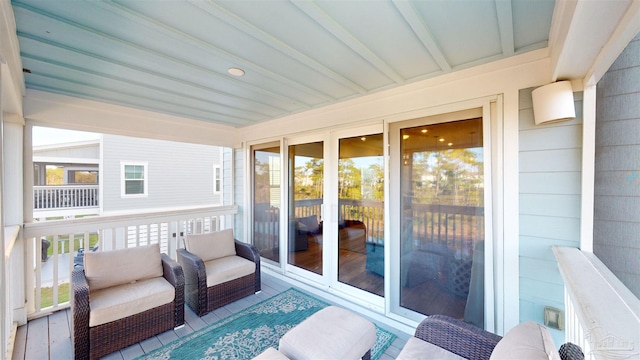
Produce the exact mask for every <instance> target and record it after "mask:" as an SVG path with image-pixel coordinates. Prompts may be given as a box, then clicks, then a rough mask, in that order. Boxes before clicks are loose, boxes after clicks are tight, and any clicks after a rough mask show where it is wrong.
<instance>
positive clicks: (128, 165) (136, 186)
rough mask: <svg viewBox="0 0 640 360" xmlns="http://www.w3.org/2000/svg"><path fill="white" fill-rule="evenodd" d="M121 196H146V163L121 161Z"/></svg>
mask: <svg viewBox="0 0 640 360" xmlns="http://www.w3.org/2000/svg"><path fill="white" fill-rule="evenodd" d="M122 196H123V197H141V196H147V163H132V162H123V163H122Z"/></svg>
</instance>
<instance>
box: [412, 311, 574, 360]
mask: <svg viewBox="0 0 640 360" xmlns="http://www.w3.org/2000/svg"><path fill="white" fill-rule="evenodd" d="M414 336H415V337H416V338H418V339H420V340H422V341H425V342H427V343H430V344H433V345H436V346H437V347H439V348H442V349H444V350H447V351H449V352H451V353H453V354H456V355H458V356H461V357H463V358H465V359H469V360H487V359H489V358H490V357H491V354H492V353H493V352H494V349H496V346H497V345H498V342H500V340H502V339H503V338H502V337H501V336H499V335H496V334H493V333H490V332H488V331H485V330H484V329H482V328H479V327H477V326H475V325H472V324H469V323H466V322H464V321H462V320H458V319H454V318H451V317H449V316H444V315H431V316H429V317H428V318H426V319H424V320H423V321H422V322H421V323H420V324H419V325H418V327H417V328H416V331H415V335H414ZM508 336H509V334H507V337H508ZM427 355H428V354H427ZM494 356H495V357H497V358H504V357H503V356H501V355H497V354H494ZM509 356H510V357H511V358H518V356H516V355H514V354H513V353H512V354H511V355H509ZM559 356H560V358H561V359H562V360H583V359H584V354H583V353H582V350H581V349H580V347H579V346H577V345H575V344H572V343H566V344H563V345H562V346H561V347H560V350H559ZM400 358H402V356H401V357H400Z"/></svg>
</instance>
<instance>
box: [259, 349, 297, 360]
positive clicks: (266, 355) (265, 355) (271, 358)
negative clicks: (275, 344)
mask: <svg viewBox="0 0 640 360" xmlns="http://www.w3.org/2000/svg"><path fill="white" fill-rule="evenodd" d="M253 360H289V358H287V357H286V356H284V355H282V353H281V352H279V351H278V350H276V349H274V348H272V347H270V348H267V350H265V351H263V352H262V353H260V355H258V356H256V357H254V358H253Z"/></svg>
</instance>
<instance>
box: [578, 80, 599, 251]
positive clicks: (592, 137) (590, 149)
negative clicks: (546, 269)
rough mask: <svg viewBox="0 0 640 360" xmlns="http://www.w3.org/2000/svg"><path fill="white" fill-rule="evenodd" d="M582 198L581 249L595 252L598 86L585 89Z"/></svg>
mask: <svg viewBox="0 0 640 360" xmlns="http://www.w3.org/2000/svg"><path fill="white" fill-rule="evenodd" d="M582 111H583V114H582V196H581V197H582V198H581V209H580V219H581V221H580V249H581V250H582V251H587V252H593V215H594V214H593V204H594V186H595V158H596V85H591V86H587V87H585V88H584V92H583V100H582Z"/></svg>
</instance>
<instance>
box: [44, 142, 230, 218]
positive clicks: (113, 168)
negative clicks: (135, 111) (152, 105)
mask: <svg viewBox="0 0 640 360" xmlns="http://www.w3.org/2000/svg"><path fill="white" fill-rule="evenodd" d="M221 159H222V150H221V148H220V147H217V146H208V145H198V144H188V143H179V142H172V141H163V140H151V139H142V138H133V137H127V136H118V135H108V134H103V135H101V136H99V138H98V139H96V140H84V141H76V142H67V143H60V144H52V145H39V146H34V147H33V164H34V219H41V220H42V219H45V218H47V217H60V216H64V217H74V216H86V215H100V214H114V213H121V212H127V211H131V210H134V209H135V210H138V209H168V208H176V207H187V206H188V207H193V206H211V205H219V204H221V203H222V194H223V189H222V185H223V184H222V183H223V182H222V167H221ZM55 167H58V168H60V167H62V168H63V169H64V170H63V171H62V183H63V184H62V185H60V184H57V185H52V184H47V180H46V178H47V177H46V169H47V168H49V169H51V168H55Z"/></svg>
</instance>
